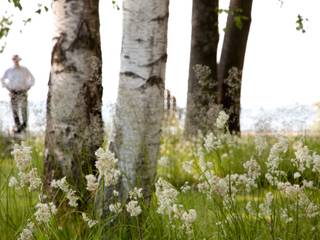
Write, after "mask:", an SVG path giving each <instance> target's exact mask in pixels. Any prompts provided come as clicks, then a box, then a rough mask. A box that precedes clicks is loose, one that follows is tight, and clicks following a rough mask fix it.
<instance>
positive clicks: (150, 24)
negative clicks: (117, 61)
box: [111, 0, 169, 199]
mask: <svg viewBox="0 0 320 240" xmlns="http://www.w3.org/2000/svg"><path fill="white" fill-rule="evenodd" d="M168 4H169V0H139V1H135V0H124V2H123V39H122V52H121V69H120V81H119V89H118V98H117V103H116V109H115V117H114V130H113V134H112V138H111V140H112V142H111V149H112V150H113V151H114V153H115V156H116V157H117V158H118V160H119V168H120V170H121V172H122V173H124V175H123V176H122V178H121V180H120V192H121V194H122V197H123V198H124V199H125V198H126V197H127V194H128V191H129V190H130V189H131V188H132V187H134V186H140V187H142V188H143V190H144V196H145V198H146V199H148V198H149V197H150V195H151V191H152V188H153V187H152V186H153V182H154V178H155V175H156V166H157V157H158V153H159V144H160V132H161V123H162V119H163V108H164V106H163V104H164V96H163V95H164V78H165V67H166V59H167V52H166V51H167V23H168V15H169V13H168V12H169V11H168Z"/></svg>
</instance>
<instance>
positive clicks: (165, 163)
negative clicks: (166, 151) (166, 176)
mask: <svg viewBox="0 0 320 240" xmlns="http://www.w3.org/2000/svg"><path fill="white" fill-rule="evenodd" d="M169 163H170V162H169V158H168V157H167V156H161V157H160V159H159V161H158V164H159V165H160V166H162V167H167V166H168V165H169Z"/></svg>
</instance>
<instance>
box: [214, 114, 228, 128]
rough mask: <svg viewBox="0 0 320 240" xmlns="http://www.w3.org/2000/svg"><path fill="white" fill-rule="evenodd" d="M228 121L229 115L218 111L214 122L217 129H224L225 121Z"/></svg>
mask: <svg viewBox="0 0 320 240" xmlns="http://www.w3.org/2000/svg"><path fill="white" fill-rule="evenodd" d="M228 120H229V115H228V114H226V112H225V111H220V112H219V115H218V117H217V120H216V126H217V128H218V129H224V128H225V126H226V123H227V121H228Z"/></svg>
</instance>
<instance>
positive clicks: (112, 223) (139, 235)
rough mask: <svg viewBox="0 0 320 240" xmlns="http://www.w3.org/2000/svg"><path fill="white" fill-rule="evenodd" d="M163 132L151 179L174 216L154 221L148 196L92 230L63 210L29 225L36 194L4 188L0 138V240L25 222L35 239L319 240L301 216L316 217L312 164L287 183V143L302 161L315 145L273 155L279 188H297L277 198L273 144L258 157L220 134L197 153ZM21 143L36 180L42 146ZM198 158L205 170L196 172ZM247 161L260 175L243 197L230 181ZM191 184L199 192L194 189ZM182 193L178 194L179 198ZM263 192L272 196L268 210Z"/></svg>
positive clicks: (313, 223)
mask: <svg viewBox="0 0 320 240" xmlns="http://www.w3.org/2000/svg"><path fill="white" fill-rule="evenodd" d="M164 132H165V134H164V136H163V138H162V142H161V156H162V157H163V158H165V160H166V162H167V164H163V165H160V166H159V168H158V176H159V177H162V178H163V179H165V180H166V181H168V182H170V183H171V184H172V186H171V187H172V188H174V189H176V190H178V191H179V195H178V196H177V198H176V199H174V202H173V203H172V204H175V206H176V207H177V208H178V209H180V210H179V211H177V210H174V211H173V212H171V214H164V215H162V214H159V213H158V212H157V208H158V204H159V203H158V201H157V197H158V196H156V195H155V196H154V197H153V198H152V200H151V203H150V205H144V204H143V203H141V202H140V205H141V207H142V209H143V211H142V214H141V215H139V216H138V217H130V216H129V214H128V213H126V211H125V209H124V210H123V211H122V213H121V214H119V215H118V216H117V217H114V216H109V217H108V218H107V220H99V223H98V224H97V225H95V226H94V227H92V228H89V227H88V225H87V224H86V223H85V222H84V220H83V219H82V216H81V212H80V211H78V210H77V209H75V208H70V207H68V206H67V204H62V205H61V207H59V208H58V212H57V214H56V215H54V216H53V217H52V218H51V219H50V221H49V222H48V223H37V221H36V220H35V217H34V213H35V211H36V209H35V206H36V204H37V203H38V202H39V199H38V196H39V194H40V191H35V192H32V193H30V192H29V191H28V189H27V188H21V189H17V188H9V187H8V182H9V178H10V176H16V175H17V169H16V167H15V164H14V159H13V158H12V157H11V155H10V154H8V152H10V151H8V146H9V144H8V141H6V140H4V139H1V140H0V151H1V153H2V155H1V157H0V239H6V240H11V239H17V238H18V237H19V235H20V233H21V231H23V229H24V228H25V227H26V225H27V223H28V221H29V220H30V219H31V220H32V221H33V222H34V223H35V227H34V230H33V235H32V237H33V238H32V239H39V240H41V239H56V240H58V239H61V240H62V239H66V240H67V239H79V240H80V239H103V237H102V236H104V237H105V239H197V240H198V239H219V240H220V239H246V240H247V239H277V240H278V239H302V238H303V239H305V240H307V239H319V238H320V233H319V232H320V231H319V230H320V222H319V220H320V217H319V216H320V215H319V214H315V216H313V217H310V216H309V215H310V213H317V212H318V211H319V208H320V193H319V186H320V185H319V173H318V172H314V171H312V166H313V165H312V166H311V167H310V168H309V169H306V170H305V171H303V172H301V177H299V178H294V173H296V172H297V171H298V167H297V166H295V165H294V164H293V163H292V161H291V159H295V158H296V155H295V153H296V152H297V150H296V149H294V148H293V144H294V143H295V142H297V141H298V140H300V141H302V142H303V143H304V144H305V145H306V146H308V148H309V150H310V151H309V153H308V154H309V155H310V156H311V152H312V151H315V152H320V141H319V138H317V137H315V136H313V137H306V136H303V137H302V136H300V137H299V136H298V137H290V138H289V139H288V141H289V148H288V151H285V152H281V153H279V157H280V158H281V161H280V164H279V166H278V168H277V169H278V170H279V171H283V172H284V173H285V175H283V176H280V177H279V181H280V182H282V183H285V182H288V183H290V184H291V185H290V186H295V185H294V184H296V187H297V188H299V190H298V192H299V193H296V194H295V193H293V194H291V195H290V194H289V195H288V194H286V193H285V191H287V190H288V189H287V188H285V189H284V190H283V189H282V190H281V189H280V190H279V188H278V187H276V186H272V185H271V184H270V183H269V182H268V181H267V179H266V178H265V174H266V173H268V171H270V170H269V169H268V165H267V162H268V158H269V155H270V150H271V148H272V146H274V144H275V143H276V142H277V141H278V140H277V139H276V138H275V137H270V136H269V137H266V143H267V145H266V147H265V149H264V150H263V151H262V152H261V153H260V154H259V153H258V152H257V150H256V143H255V137H253V136H245V137H242V138H236V137H230V138H229V139H228V136H227V135H224V134H221V135H219V136H218V137H219V139H220V140H221V145H220V146H219V148H215V149H211V150H208V149H205V148H204V147H203V140H202V139H196V140H195V141H186V140H184V139H183V137H182V132H181V129H179V128H177V129H175V131H174V132H172V131H170V130H168V129H167V130H165V131H164ZM2 138H3V137H2ZM27 143H28V145H30V146H32V165H33V166H34V167H37V168H38V171H39V173H40V174H41V173H42V171H43V141H42V139H41V138H30V139H28V140H27ZM200 150H201V151H200ZM199 152H201V153H202V155H201V154H199ZM201 158H202V159H204V161H205V163H206V166H207V167H208V169H201V168H202V167H201ZM250 159H255V160H256V161H257V162H258V163H259V166H260V167H261V175H259V176H258V177H257V178H256V184H257V187H254V188H252V189H250V191H247V190H246V188H245V184H242V183H241V181H240V180H239V179H237V180H232V178H235V176H238V175H239V176H240V175H241V176H242V175H244V174H246V169H245V168H244V166H243V164H244V163H245V162H247V161H249V160H250ZM190 160H192V161H193V162H192V167H191V171H189V172H186V171H185V170H184V168H183V167H182V166H183V165H184V163H186V162H188V161H190ZM236 174H238V175H236ZM212 179H214V180H215V181H211V180H212ZM303 180H308V181H313V184H314V187H313V188H305V189H302V185H303ZM186 182H187V183H186ZM199 184H200V185H201V184H202V185H203V186H206V187H207V189H202V190H201V188H200V190H199V186H200V185H199ZM219 184H220V185H219ZM223 184H227V185H223ZM186 185H187V186H188V188H186ZM222 186H226V188H223V187H222ZM182 187H184V189H185V190H183V191H182V190H181V188H182ZM233 188H234V189H233ZM267 193H272V196H273V199H272V200H271V202H269V203H268V202H267V199H266V195H267ZM304 201H305V202H304ZM308 201H309V202H308ZM249 203H250V204H249ZM311 203H312V204H313V205H312V204H311ZM249 205H250V206H251V210H250V208H249ZM312 207H313V208H312ZM308 208H311V209H308ZM190 209H194V210H195V211H196V213H197V217H196V220H195V221H191V222H190V223H189V225H188V224H187V225H188V226H187V225H186V222H187V221H186V219H184V218H183V217H182V213H188V211H189V210H190ZM85 211H86V213H87V215H88V216H89V217H90V218H94V219H97V217H96V215H95V213H94V211H93V202H92V203H90V204H89V205H88V206H87V209H85ZM175 211H176V212H175ZM180 213H181V214H180ZM179 214H180V215H179ZM111 219H112V220H111Z"/></svg>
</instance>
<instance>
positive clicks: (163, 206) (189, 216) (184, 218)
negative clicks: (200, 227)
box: [156, 178, 197, 235]
mask: <svg viewBox="0 0 320 240" xmlns="http://www.w3.org/2000/svg"><path fill="white" fill-rule="evenodd" d="M178 195H179V192H178V191H177V190H176V189H175V188H174V187H173V186H172V185H171V184H170V183H168V182H167V181H165V180H164V179H162V178H159V179H158V181H157V182H156V197H157V200H158V209H157V212H158V213H159V214H161V215H167V216H168V217H169V219H170V221H172V220H173V219H176V220H180V221H181V222H182V226H181V229H182V230H183V231H184V232H185V233H186V234H187V235H191V234H192V224H193V223H194V221H195V220H196V218H197V212H196V210H194V209H190V210H185V209H184V207H183V206H182V205H181V204H178V203H177V197H178Z"/></svg>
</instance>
